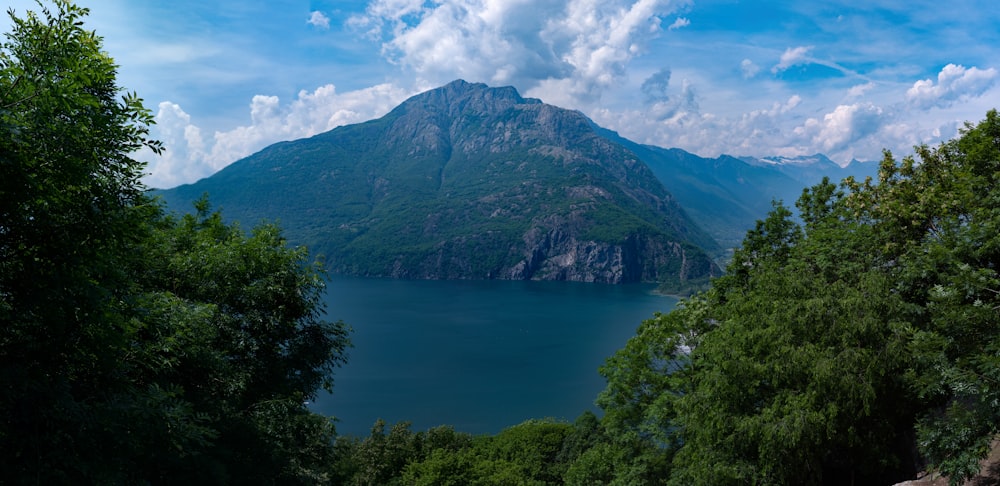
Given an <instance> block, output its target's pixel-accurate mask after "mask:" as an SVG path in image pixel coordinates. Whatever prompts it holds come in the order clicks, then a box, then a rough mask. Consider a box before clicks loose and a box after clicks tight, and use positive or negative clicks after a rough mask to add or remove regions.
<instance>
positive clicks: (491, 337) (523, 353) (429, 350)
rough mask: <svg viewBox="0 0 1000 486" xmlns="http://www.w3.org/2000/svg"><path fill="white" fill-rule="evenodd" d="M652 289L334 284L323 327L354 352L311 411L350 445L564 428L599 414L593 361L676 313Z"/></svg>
mask: <svg viewBox="0 0 1000 486" xmlns="http://www.w3.org/2000/svg"><path fill="white" fill-rule="evenodd" d="M654 289H655V286H653V285H645V284H627V285H601V284H586V283H575V282H524V281H517V282H511V281H413V280H391V279H363V278H347V277H333V280H332V281H331V282H330V283H329V286H328V293H327V306H328V307H327V314H328V315H327V317H328V318H330V319H332V320H337V319H341V320H343V321H344V322H346V323H348V324H349V325H350V326H351V327H353V329H354V332H353V333H352V335H351V340H352V342H353V344H354V347H353V348H351V349H350V351H349V353H350V357H349V359H348V362H347V364H346V365H345V366H344V367H343V368H340V369H338V370H337V371H336V373H335V375H334V389H333V394H332V395H328V394H326V393H325V392H321V396H320V397H319V398H318V399H317V400H316V402H315V403H313V405H312V407H313V409H314V410H316V411H317V412H320V413H323V414H327V415H333V416H335V417H337V418H338V422H337V432H338V433H339V434H352V435H367V434H368V433H369V431H370V429H371V426H372V424H373V423H374V422H375V420H376V419H378V418H382V419H384V420H385V421H386V422H388V423H390V424H391V423H395V422H398V421H403V420H406V421H410V422H412V423H413V429H414V430H425V429H427V428H429V427H433V426H436V425H442V424H449V425H453V426H454V427H455V428H456V429H457V430H459V431H463V432H470V433H476V434H479V433H490V434H492V433H496V432H499V431H500V430H501V429H503V428H505V427H508V426H511V425H515V424H518V423H521V422H523V421H524V420H527V419H529V418H545V417H553V418H557V419H565V420H569V421H572V420H573V419H575V418H576V417H577V416H578V415H579V414H580V413H582V412H583V411H585V410H593V411H595V412H597V411H598V409H597V408H596V407H595V406H594V405H593V402H594V399H595V398H596V397H597V394H598V392H600V391H601V390H602V389H603V388H604V379H603V378H602V377H601V376H600V375H599V374H598V373H597V368H598V367H599V366H600V365H601V364H603V363H604V360H605V359H606V358H607V357H608V356H610V355H611V354H613V353H614V352H615V351H616V350H618V349H620V348H621V347H622V346H624V345H625V342H626V341H628V339H629V338H630V337H631V336H633V335H634V333H635V329H636V327H637V326H638V325H639V323H641V322H642V320H644V319H648V318H650V317H652V316H653V313H654V312H657V311H660V312H667V311H669V310H670V309H672V308H673V307H674V305H675V304H676V302H677V300H676V299H674V298H672V297H665V296H662V295H658V294H656V293H654V292H653V291H654Z"/></svg>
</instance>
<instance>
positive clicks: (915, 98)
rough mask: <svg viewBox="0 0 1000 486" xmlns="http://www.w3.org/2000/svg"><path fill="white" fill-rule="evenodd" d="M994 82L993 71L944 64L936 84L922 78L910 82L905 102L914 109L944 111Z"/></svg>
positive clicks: (990, 69)
mask: <svg viewBox="0 0 1000 486" xmlns="http://www.w3.org/2000/svg"><path fill="white" fill-rule="evenodd" d="M996 79H997V70H996V69H994V68H989V69H979V68H977V67H975V66H973V67H971V68H968V69H966V68H965V67H964V66H961V65H956V64H948V65H947V66H945V67H944V68H943V69H941V72H940V73H938V78H937V84H934V81H933V80H930V79H924V80H920V81H917V82H916V83H913V87H911V88H910V89H908V90H907V91H906V101H908V102H909V103H910V104H912V105H913V106H915V107H917V108H921V109H928V108H934V107H938V108H947V107H949V106H951V105H953V104H954V103H956V102H958V101H959V100H962V99H964V98H975V97H977V96H980V95H982V94H983V93H984V92H985V91H986V90H987V89H989V88H990V87H992V86H993V84H994V83H995V82H996Z"/></svg>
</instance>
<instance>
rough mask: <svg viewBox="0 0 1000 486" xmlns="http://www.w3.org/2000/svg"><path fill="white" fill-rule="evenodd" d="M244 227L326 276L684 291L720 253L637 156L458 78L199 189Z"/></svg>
mask: <svg viewBox="0 0 1000 486" xmlns="http://www.w3.org/2000/svg"><path fill="white" fill-rule="evenodd" d="M157 193H158V194H159V195H161V196H162V197H163V199H164V200H165V201H166V203H167V205H168V207H170V208H173V209H187V208H189V207H190V203H191V201H193V200H195V199H197V198H199V197H200V196H201V195H202V194H203V193H208V194H209V195H210V200H211V201H212V203H213V204H214V205H216V206H218V207H221V208H222V209H223V214H224V215H225V216H226V217H227V218H229V219H233V220H239V221H242V222H243V223H244V225H250V224H254V223H256V222H258V221H260V220H272V221H273V220H277V221H278V222H279V223H280V224H281V226H282V227H283V228H284V229H285V234H286V235H287V236H288V238H289V240H290V241H291V242H293V243H297V244H305V245H307V246H309V247H310V249H311V250H312V252H313V253H314V254H321V255H324V257H325V259H326V262H327V267H328V268H329V269H330V270H331V271H332V272H334V273H341V274H351V275H365V276H387V277H400V278H425V279H536V280H573V281H593V282H609V283H618V282H631V281H669V282H678V283H682V282H685V281H691V280H698V279H703V278H705V277H707V276H709V275H712V274H718V272H719V270H718V267H717V266H715V264H714V263H713V262H712V259H711V258H710V255H709V253H710V252H717V251H719V248H720V247H719V246H718V244H717V243H716V242H715V241H714V239H713V238H712V237H711V236H709V234H708V233H706V232H705V231H704V230H703V229H701V228H700V227H699V226H698V225H697V224H696V223H694V222H693V221H692V220H691V218H689V217H688V215H687V213H686V212H685V211H684V209H682V208H681V206H680V205H679V204H678V203H677V201H676V200H675V199H674V197H673V196H671V194H670V193H669V192H668V191H667V190H666V189H665V187H664V185H663V184H662V183H661V182H660V181H659V180H658V179H657V177H656V176H655V175H654V174H653V172H652V171H651V170H650V169H649V167H647V165H646V164H644V163H643V162H642V160H640V157H639V156H637V154H636V153H634V152H633V151H631V150H629V149H628V148H626V147H625V146H623V145H622V144H620V143H616V142H615V141H612V140H609V139H608V138H605V137H603V136H601V135H599V134H598V132H597V131H596V130H595V128H594V126H593V124H592V123H591V122H590V120H589V119H588V118H586V117H585V116H583V115H582V114H581V113H579V112H576V111H570V110H565V109H561V108H557V107H554V106H551V105H547V104H544V103H542V102H541V101H540V100H537V99H530V98H522V97H521V96H520V95H519V94H518V92H517V91H516V90H515V89H514V88H510V87H506V88H491V87H487V86H486V85H484V84H470V83H467V82H464V81H455V82H453V83H450V84H448V85H446V86H444V87H441V88H438V89H434V90H431V91H428V92H425V93H422V94H419V95H417V96H414V97H412V98H410V99H409V100H407V101H405V102H404V103H402V104H401V105H400V106H398V107H397V108H396V109H394V110H392V111H391V112H390V113H388V114H387V115H385V116H384V117H382V118H379V119H376V120H371V121H369V122H365V123H360V124H356V125H349V126H343V127H339V128H336V129H334V130H331V131H329V132H326V133H323V134H319V135H316V136H314V137H311V138H307V139H303V140H296V141H292V142H282V143H278V144H274V145H272V146H269V147H267V148H265V149H264V150H262V151H260V152H258V153H256V154H253V155H251V156H249V157H247V158H244V159H242V160H239V161H237V162H235V163H233V164H231V165H230V166H228V167H226V168H225V169H223V170H221V171H219V172H218V173H216V174H215V175H213V176H211V177H208V178H206V179H202V180H200V181H198V182H196V183H194V184H189V185H184V186H180V187H177V188H174V189H170V190H165V191H157Z"/></svg>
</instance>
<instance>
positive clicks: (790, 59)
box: [771, 46, 813, 74]
mask: <svg viewBox="0 0 1000 486" xmlns="http://www.w3.org/2000/svg"><path fill="white" fill-rule="evenodd" d="M812 50H813V47H812V46H799V47H795V48H791V47H790V48H788V49H785V52H784V53H782V54H781V59H780V60H779V61H778V64H776V65H775V66H774V67H773V68H771V72H772V73H776V74H777V73H779V72H781V71H784V70H786V69H788V68H790V67H792V66H798V65H800V64H808V63H810V62H813V60H812V58H811V57H809V51H812Z"/></svg>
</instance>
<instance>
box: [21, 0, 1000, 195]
mask: <svg viewBox="0 0 1000 486" xmlns="http://www.w3.org/2000/svg"><path fill="white" fill-rule="evenodd" d="M9 3H10V6H11V7H12V8H14V10H15V11H16V12H19V13H23V12H24V11H25V10H26V9H34V8H36V7H35V4H34V3H33V2H31V1H28V0H14V1H12V2H9ZM78 3H79V4H80V5H83V6H86V7H89V8H90V9H91V15H90V17H89V18H88V20H87V26H88V27H89V28H92V29H95V30H97V32H98V33H99V34H101V35H102V36H103V37H104V40H105V49H106V50H107V51H108V53H109V54H110V55H111V56H112V57H114V58H115V60H116V61H117V62H118V64H119V65H120V70H119V81H120V84H121V85H122V86H123V87H125V88H127V89H128V90H134V91H137V92H138V93H139V95H140V96H141V97H143V98H144V99H145V100H146V105H147V107H149V108H150V109H152V110H153V112H154V113H155V114H156V117H157V121H158V125H157V126H156V127H155V129H154V135H155V136H156V137H157V138H159V139H160V140H162V141H163V142H164V143H165V144H166V146H167V152H166V153H165V154H164V155H163V156H159V157H157V156H155V155H153V154H150V153H144V154H141V158H143V159H145V160H147V161H148V162H149V169H148V170H149V172H150V175H149V176H148V177H147V178H146V182H147V184H149V185H151V186H155V187H170V186H173V185H177V184H181V183H187V182H193V181H195V180H197V179H199V178H201V177H205V176H207V175H210V174H212V173H214V172H215V171H217V170H219V169H221V168H222V167H225V166H226V165H227V164H229V163H232V162H233V161H235V160H237V159H239V158H241V157H244V156H246V155H249V154H251V153H253V152H255V151H257V150H259V149H261V148H263V147H265V146H267V145H268V144H271V143H274V142H277V141H281V140H289V139H296V138H302V137H306V136H311V135H314V134H316V133H320V132H323V131H326V130H329V129H331V128H334V127H336V126H338V125H342V124H348V123H357V122H361V121H365V120H368V119H371V118H375V117H378V116H381V115H383V114H385V113H386V112H388V111H389V110H390V109H391V108H393V107H394V106H396V105H397V104H399V103H400V102H402V101H403V100H405V99H406V98H407V97H409V96H412V95H413V94H416V93H418V92H421V91H424V90H426V89H430V88H434V87H437V86H440V85H442V84H445V83H447V82H449V81H452V80H454V79H458V78H462V79H465V80H468V81H474V82H485V83H487V84H490V85H494V86H506V85H513V86H514V87H516V88H517V89H518V90H519V91H520V92H521V93H522V94H523V95H525V96H532V97H537V98H541V99H542V100H543V101H545V102H547V103H551V104H555V105H558V106H563V107H566V108H572V109H578V110H580V111H582V112H583V113H585V114H587V115H588V116H590V117H591V118H592V119H594V120H595V121H596V122H597V123H599V124H601V125H603V126H605V127H608V128H611V129H614V130H617V131H618V132H620V133H621V134H622V135H624V136H626V137H628V138H631V139H633V140H636V141H639V142H643V143H651V144H656V145H660V146H664V147H679V148H682V149H685V150H688V151H690V152H693V153H696V154H699V155H702V156H707V157H714V156H717V155H719V154H723V153H726V154H731V155H753V156H769V155H780V156H795V155H810V154H814V153H824V154H826V155H828V156H829V157H831V158H832V159H833V160H834V161H836V162H838V163H841V164H845V163H847V162H848V161H850V160H852V159H855V158H856V159H860V160H876V159H879V158H881V152H882V149H883V148H888V149H890V150H892V151H893V152H894V153H896V154H897V155H906V154H909V153H911V152H912V147H913V146H914V145H916V144H921V143H928V144H932V145H933V144H936V143H937V142H939V141H941V140H945V139H948V138H951V137H953V136H955V135H956V133H957V130H958V128H959V127H961V126H962V124H963V123H964V122H965V121H973V122H975V121H978V120H980V119H982V118H983V116H984V115H985V113H986V111H987V110H989V109H991V108H1000V83H998V78H1000V9H998V8H996V7H995V6H994V3H993V2H992V1H963V0H951V1H948V2H942V1H940V0H938V1H921V0H908V1H897V0H870V1H867V2H837V1H817V2H804V1H752V2H749V1H747V2H740V1H731V0H712V1H700V0H694V1H668V0H634V1H633V0H561V1H551V0H430V1H424V0H369V1H360V0H359V1H339V0H338V1H335V0H309V1H265V0H218V1H204V0H171V1H169V2H167V1H160V0H143V1H135V0H79V2H78ZM5 25H6V24H5Z"/></svg>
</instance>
